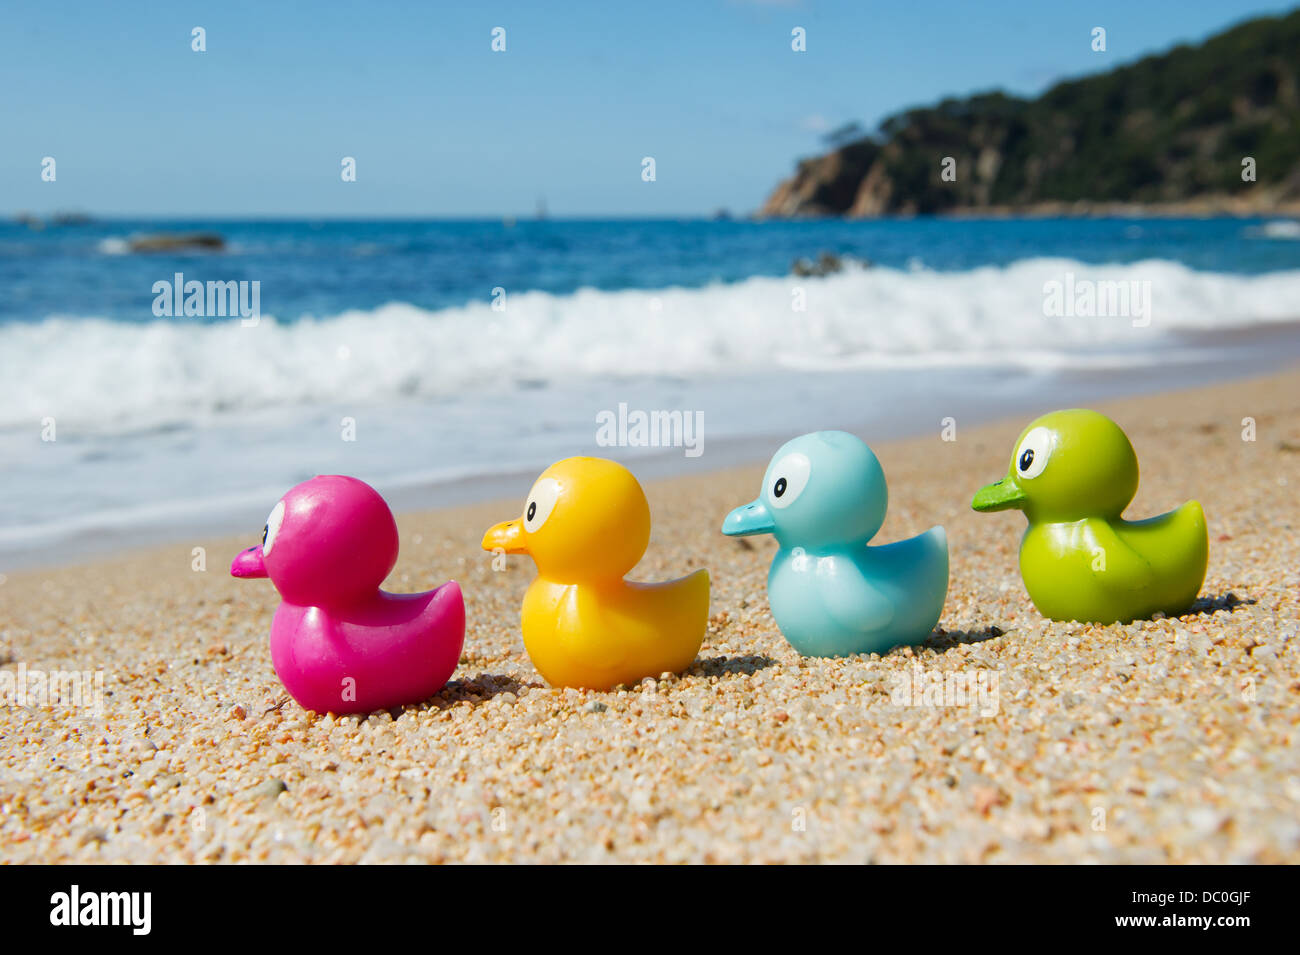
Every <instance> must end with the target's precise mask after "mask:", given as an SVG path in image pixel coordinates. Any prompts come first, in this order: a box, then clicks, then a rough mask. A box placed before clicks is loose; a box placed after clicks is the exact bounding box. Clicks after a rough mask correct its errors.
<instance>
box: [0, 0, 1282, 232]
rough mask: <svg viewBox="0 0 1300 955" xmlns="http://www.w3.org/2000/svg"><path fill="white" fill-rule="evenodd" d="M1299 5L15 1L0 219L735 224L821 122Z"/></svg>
mask: <svg viewBox="0 0 1300 955" xmlns="http://www.w3.org/2000/svg"><path fill="white" fill-rule="evenodd" d="M1287 7H1288V4H1269V3H1252V2H1247V0H1237V2H1223V0H1218V2H1212V0H1141V2H1135V0H1122V2H1110V0H1092V2H1088V3H1060V2H1055V0H1052V2H1044V0H1004V2H988V3H979V2H974V0H935V2H924V0H917V2H912V0H888V2H885V0H858V2H850V0H845V2H816V0H804V2H801V3H800V2H779V0H695V2H651V3H632V2H626V3H625V2H611V0H606V2H586V0H566V2H555V3H544V2H540V0H537V2H532V3H490V2H486V3H471V2H465V3H457V4H452V3H444V2H424V3H417V2H411V3H401V2H385V0H360V2H357V3H339V2H318V3H289V2H275V0H262V2H251V3H250V2H229V3H220V4H217V3H209V4H198V3H185V2H139V3H104V2H97V0H96V2H90V0H87V2H80V3H58V4H54V3H34V2H25V0H8V2H7V3H6V4H5V8H4V11H3V13H0V89H3V90H4V91H5V96H4V101H3V105H0V128H3V130H4V134H3V141H0V212H5V213H10V212H13V211H17V210H20V209H30V210H33V211H37V212H48V211H51V210H54V209H81V210H86V211H90V212H93V213H96V214H101V215H131V214H143V215H167V216H183V215H191V214H192V215H223V216H235V215H261V216H277V215H311V216H349V215H385V216H389V215H401V216H473V215H503V214H523V215H528V214H531V213H532V211H533V209H534V207H535V206H536V203H537V201H538V199H540V198H545V200H546V202H547V204H548V206H549V208H550V210H551V212H552V214H554V215H680V214H696V215H699V214H708V213H710V212H712V211H713V210H715V209H717V208H719V207H727V208H730V209H731V210H733V211H735V212H746V211H750V210H752V209H754V208H755V207H756V206H758V205H759V204H760V203H761V202H762V200H763V198H764V196H765V195H766V194H767V192H768V191H770V189H771V188H772V186H773V185H775V183H776V182H777V181H778V180H780V179H781V178H783V177H784V176H786V175H787V174H788V173H789V172H790V170H791V168H792V166H793V162H794V160H795V159H796V158H797V157H799V156H804V155H809V154H813V153H816V152H819V151H821V149H822V146H821V141H820V134H821V133H822V132H824V131H825V130H826V129H827V128H829V127H833V126H837V125H839V124H841V123H843V122H846V121H849V120H859V121H862V122H864V123H865V124H866V125H868V126H873V125H874V124H875V123H876V122H878V121H879V120H880V119H882V118H883V117H885V116H886V115H889V114H890V113H893V112H896V111H898V110H899V109H901V108H904V107H907V106H913V105H922V104H926V103H930V102H933V101H935V100H937V99H939V98H941V97H943V96H946V95H961V94H965V93H970V92H973V91H976V90H984V89H990V88H995V87H999V88H1003V89H1007V90H1010V91H1013V92H1017V93H1022V94H1032V93H1036V92H1039V91H1041V90H1043V89H1045V88H1046V87H1047V86H1049V85H1050V84H1051V83H1052V82H1053V81H1054V80H1056V79H1060V78H1062V77H1067V76H1077V75H1080V74H1084V73H1089V72H1096V71H1099V70H1104V69H1108V68H1110V67H1112V66H1114V65H1116V64H1119V63H1122V62H1126V61H1129V60H1132V59H1135V58H1137V57H1140V56H1142V55H1144V54H1146V53H1150V52H1156V51H1160V50H1164V49H1167V48H1168V47H1170V46H1172V45H1173V44H1175V43H1178V42H1183V41H1196V40H1200V39H1202V38H1204V37H1205V36H1208V35H1209V34H1211V33H1214V32H1217V31H1219V30H1220V29H1222V28H1224V27H1226V26H1228V25H1229V24H1232V23H1235V22H1237V21H1239V20H1242V19H1245V18H1248V17H1251V16H1256V15H1260V14H1264V13H1277V12H1282V11H1284V10H1285V9H1286V8H1287ZM195 26H201V27H203V28H204V29H205V30H206V31H207V52H206V53H195V52H193V51H192V50H191V49H190V37H191V29H192V28H193V27H195ZM496 26H501V27H504V28H505V29H506V45H507V49H506V52H504V53H493V52H492V51H491V49H490V44H491V30H492V28H493V27H496ZM796 26H799V27H803V28H804V29H805V30H806V32H807V52H804V53H795V52H793V51H792V50H791V47H790V41H791V30H792V29H793V28H794V27H796ZM1095 26H1102V27H1105V28H1106V30H1107V46H1108V50H1107V52H1106V53H1104V54H1099V53H1094V52H1093V51H1092V50H1091V48H1090V31H1091V30H1092V28H1093V27H1095ZM45 156H52V157H54V158H55V160H56V162H57V181H56V182H54V183H47V182H42V181H41V178H40V164H41V160H42V157H45ZM344 156H353V157H355V158H356V160H357V182H355V183H344V182H342V181H341V179H340V176H339V171H340V161H341V159H342V157H344ZM644 156H653V157H654V158H655V162H656V174H657V179H656V181H655V182H653V183H647V182H643V181H642V179H641V160H642V157H644Z"/></svg>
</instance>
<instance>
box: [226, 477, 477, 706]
mask: <svg viewBox="0 0 1300 955" xmlns="http://www.w3.org/2000/svg"><path fill="white" fill-rule="evenodd" d="M397 540H398V539H397V523H396V522H395V521H394V520H393V513H392V511H390V510H389V509H388V505H387V504H386V503H385V502H384V499H383V498H382V497H380V496H379V492H378V491H376V490H375V489H374V488H372V487H371V486H370V485H368V484H366V483H365V482H363V481H359V480H357V479H356V478H353V477H345V476H343V475H337V474H331V475H323V476H321V477H315V478H312V479H311V480H310V481H305V482H304V483H302V484H299V485H298V486H297V487H295V488H293V489H292V490H290V491H289V493H288V494H286V495H285V496H284V497H282V498H281V499H280V501H279V503H277V504H276V505H275V507H274V508H273V509H272V510H271V515H270V517H268V518H267V520H266V526H265V527H264V528H263V529H262V543H261V544H260V545H258V546H255V547H250V548H248V549H247V550H245V551H243V552H241V553H240V554H239V555H238V556H237V557H236V558H235V560H234V562H233V563H232V564H231V565H230V573H231V576H233V577H242V578H255V577H270V578H271V583H273V584H274V585H275V589H276V590H278V591H279V593H280V597H281V599H282V600H283V602H282V603H281V604H280V607H279V609H277V610H276V612H275V617H274V618H273V619H272V621H271V662H272V664H274V666H275V672H276V675H277V676H278V677H279V678H280V682H281V683H283V684H284V688H285V689H286V690H288V691H289V695H290V696H292V697H293V698H294V699H295V700H297V701H298V703H299V704H300V705H301V706H303V707H304V708H305V709H308V710H315V711H316V712H318V713H340V714H341V713H368V712H370V711H372V710H382V709H388V708H389V707H394V706H402V705H404V704H407V703H419V702H420V701H422V700H425V699H428V698H429V697H430V696H432V695H433V694H434V693H437V692H438V690H440V689H442V687H443V685H444V684H445V683H446V682H447V680H448V678H450V677H451V674H452V671H454V670H455V669H456V664H457V663H458V662H459V660H460V651H461V646H462V644H463V643H464V640H465V601H464V598H463V597H462V596H461V592H460V586H459V585H458V584H457V583H456V582H455V581H454V580H452V581H448V582H447V583H445V584H443V585H442V586H441V587H439V588H437V589H436V590H430V591H428V592H427V593H421V594H390V593H386V592H385V591H383V590H380V589H379V585H380V584H382V583H383V582H384V578H385V577H387V576H388V574H389V573H390V572H391V571H392V569H393V566H394V565H395V564H396V563H397Z"/></svg>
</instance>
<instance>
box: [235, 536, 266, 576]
mask: <svg viewBox="0 0 1300 955" xmlns="http://www.w3.org/2000/svg"><path fill="white" fill-rule="evenodd" d="M230 576H231V577H242V578H244V579H245V580H253V579H255V578H258V577H265V576H266V560H265V558H263V557H262V546H261V545H260V544H259V545H257V546H256V547H250V548H248V550H241V551H240V552H239V556H237V557H236V558H235V559H234V560H233V561H231V563H230Z"/></svg>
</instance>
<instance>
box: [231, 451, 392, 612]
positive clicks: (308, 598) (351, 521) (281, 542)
mask: <svg viewBox="0 0 1300 955" xmlns="http://www.w3.org/2000/svg"><path fill="white" fill-rule="evenodd" d="M397 547H398V537H397V523H396V522H395V521H394V520H393V512H392V511H390V510H389V509H388V504H386V503H385V502H384V499H383V498H382V497H380V496H379V492H378V491H376V490H375V489H374V488H372V487H371V486H370V485H369V484H366V483H365V482H364V481H358V480H357V479H356V478H352V477H344V476H343V475H338V474H329V475H322V476H320V477H315V478H312V479H311V480H310V481H304V482H303V483H302V484H299V485H298V486H297V487H295V488H293V489H292V490H290V491H289V493H288V494H286V495H285V496H284V497H282V498H280V500H279V502H278V503H277V504H276V505H275V507H274V508H272V509H271V516H270V517H268V518H267V519H266V526H265V527H264V528H263V529H262V543H261V544H259V545H257V546H255V547H250V548H248V549H247V550H245V551H243V552H241V553H240V554H239V556H237V557H236V558H235V560H234V562H233V563H232V564H231V565H230V574H231V576H232V577H244V578H252V577H270V578H271V583H273V584H275V589H276V590H278V591H279V592H280V596H281V597H283V598H284V599H285V600H286V601H288V602H289V603H293V604H298V605H300V606H304V607H329V606H345V605H347V604H350V603H354V602H356V601H357V600H360V599H363V598H366V597H370V596H373V595H374V593H375V591H376V590H378V589H379V585H380V584H382V583H383V582H384V578H385V577H387V576H388V574H389V573H390V572H391V571H392V569H393V566H394V565H395V564H396V563H397Z"/></svg>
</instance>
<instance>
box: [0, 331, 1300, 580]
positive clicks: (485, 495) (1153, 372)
mask: <svg viewBox="0 0 1300 955" xmlns="http://www.w3.org/2000/svg"><path fill="white" fill-rule="evenodd" d="M1297 330H1300V322H1294V323H1288V324H1279V325H1276V326H1259V327H1256V328H1251V329H1247V330H1246V331H1244V332H1239V333H1237V334H1236V335H1234V336H1232V339H1231V340H1232V341H1233V342H1234V345H1233V346H1232V348H1231V349H1230V350H1228V351H1224V352H1221V353H1219V354H1218V355H1217V356H1216V358H1215V360H1214V361H1213V362H1212V363H1211V362H1210V361H1209V360H1208V359H1205V358H1202V359H1201V360H1200V361H1199V362H1197V363H1193V364H1191V365H1180V364H1178V363H1176V362H1175V363H1170V364H1168V365H1167V366H1161V367H1153V368H1146V369H1142V370H1141V372H1142V376H1141V377H1140V378H1138V377H1135V370H1134V369H1128V368H1115V369H1105V368H1102V369H1089V368H1076V369H1065V370H1062V371H1060V372H1057V373H1055V374H1054V375H1053V376H1052V377H1050V378H1048V379H1046V380H1038V379H1035V378H1034V377H1033V376H1032V375H1030V374H1029V373H1026V372H1024V371H1023V370H1019V371H1016V372H1015V373H1014V374H1008V373H1007V372H1006V371H1005V370H1003V369H997V368H979V367H975V368H969V369H962V370H958V371H957V372H956V373H955V376H954V373H953V372H944V371H943V370H936V371H935V372H934V373H935V374H936V375H942V376H943V377H942V378H936V379H935V381H936V382H937V385H936V387H934V388H932V389H930V392H929V393H919V392H918V393H916V394H913V395H910V396H908V398H907V401H906V410H905V411H899V410H897V409H896V408H894V407H889V406H888V403H884V404H881V406H880V407H879V408H878V409H877V410H874V411H872V412H867V413H864V412H863V411H862V410H861V408H858V407H856V406H854V405H853V404H852V403H851V402H845V401H843V400H838V399H837V400H834V401H832V400H830V399H828V398H826V397H825V394H830V393H836V392H842V393H846V394H851V393H858V392H860V393H861V394H862V395H863V396H864V400H865V403H867V404H868V405H872V406H874V405H876V404H878V403H879V399H880V397H881V395H884V394H888V393H889V391H890V385H889V382H890V381H897V382H903V381H905V380H907V379H908V378H910V377H911V375H912V374H913V373H912V372H906V371H894V372H889V371H878V370H871V369H867V370H860V371H841V372H836V373H835V374H834V376H832V377H833V380H832V377H828V376H825V375H822V376H818V375H807V374H801V373H798V372H792V371H786V372H779V373H773V374H772V376H771V377H772V380H773V382H774V383H777V382H779V383H783V386H785V387H788V388H789V389H790V390H791V391H800V390H807V389H810V388H811V389H814V391H816V390H817V389H820V390H821V392H824V393H825V394H823V395H822V397H821V398H819V399H817V400H816V401H815V403H816V404H818V405H819V406H820V405H826V406H827V409H826V411H825V413H824V414H821V415H819V422H818V425H819V426H820V427H823V428H841V429H844V430H848V431H853V432H854V433H857V434H859V435H861V436H862V437H863V438H864V439H865V440H867V441H868V443H870V444H872V445H873V446H874V445H875V444H877V443H879V442H884V441H897V440H900V439H905V438H911V437H916V436H918V435H923V434H925V433H927V432H932V431H936V430H937V429H938V427H939V424H938V422H939V421H940V420H941V419H943V418H945V417H947V416H948V415H954V416H959V417H960V418H961V420H962V423H963V426H967V425H981V424H985V423H987V422H990V421H994V420H997V419H998V418H1000V417H1006V416H1011V415H1016V414H1022V413H1023V414H1031V413H1037V412H1035V409H1040V410H1041V409H1046V408H1049V407H1065V406H1075V405H1081V404H1105V403H1106V402H1109V401H1123V400H1125V399H1135V398H1137V397H1140V396H1144V395H1151V394H1163V393H1167V392H1170V391H1177V390H1180V388H1179V386H1180V385H1182V383H1183V382H1184V381H1185V380H1186V378H1187V377H1188V376H1189V375H1193V376H1197V377H1198V380H1200V381H1202V382H1204V383H1218V382H1227V381H1250V380H1252V379H1255V378H1259V377H1265V376H1267V375H1270V374H1275V373H1276V372H1277V370H1278V369H1279V368H1285V367H1289V366H1290V365H1291V364H1293V363H1295V362H1297V361H1300V347H1297V342H1300V336H1297V335H1296V331H1297ZM1218 335H1219V333H1194V332H1187V333H1184V336H1185V337H1186V339H1187V341H1188V342H1189V343H1193V344H1195V346H1196V347H1198V348H1201V349H1203V350H1205V351H1207V352H1208V351H1211V349H1210V348H1209V347H1208V346H1211V345H1212V344H1213V342H1214V341H1215V340H1216V336H1218ZM891 375H892V376H893V377H891ZM1016 375H1019V376H1020V377H1015V376H1016ZM819 378H820V380H819ZM828 381H830V382H831V383H830V384H828V383H827V382H828ZM713 387H714V392H715V393H716V392H718V390H719V389H718V388H717V386H716V383H715V385H714V386H713ZM808 393H810V394H811V393H813V392H808ZM695 399H697V400H700V401H708V400H710V399H709V392H708V391H707V390H705V391H703V392H701V393H699V394H697V395H696V396H695ZM698 406H699V404H696V407H698ZM592 433H593V434H594V433H595V426H594V425H593V429H592ZM794 433H796V432H795V431H790V430H775V429H761V428H760V429H757V430H753V431H751V432H750V433H743V434H736V433H724V434H723V435H722V436H720V437H716V438H714V437H710V438H708V444H707V453H706V454H704V455H702V456H701V457H697V458H690V457H685V456H684V455H683V452H682V449H681V448H670V449H662V450H649V449H633V450H631V451H630V452H629V449H627V448H608V449H605V448H600V447H597V446H595V445H594V444H590V443H587V444H585V445H584V444H581V443H577V444H575V443H571V442H563V441H562V442H560V444H558V445H557V452H556V454H555V455H554V457H563V456H566V455H569V454H598V455H603V456H607V457H613V458H615V459H617V460H619V461H621V462H622V463H624V464H625V465H627V466H628V467H630V468H631V469H632V470H633V472H634V473H636V474H637V476H638V477H639V478H641V479H642V480H643V481H653V480H659V479H663V478H671V477H676V476H687V475H694V476H700V475H708V474H712V473H716V472H718V471H722V470H727V469H732V468H736V467H740V466H743V465H750V464H755V463H759V462H761V461H766V456H767V455H769V454H770V453H771V452H772V450H774V449H775V448H776V447H779V446H780V445H781V444H782V443H783V442H784V441H785V440H787V439H788V438H789V437H791V436H792V435H793V434H794ZM551 460H553V458H552V459H548V460H543V459H542V458H541V457H540V456H539V457H538V458H537V460H536V461H535V462H534V463H533V464H532V465H531V466H530V465H526V464H524V463H523V462H519V463H517V464H516V465H514V466H511V467H508V468H506V469H505V470H502V471H485V472H476V473H462V474H455V475H451V476H447V477H444V478H439V479H435V480H428V479H420V478H411V477H403V476H402V475H400V474H399V475H389V476H388V477H387V478H385V477H383V476H382V475H381V476H376V475H366V476H365V477H366V480H368V481H369V482H370V483H372V484H374V485H375V486H376V488H377V489H378V490H379V491H380V493H382V494H383V495H384V496H385V498H386V499H387V500H388V501H389V504H390V506H391V507H392V509H393V511H394V513H395V514H397V515H399V516H402V515H404V514H419V513H422V512H426V511H430V510H433V509H445V508H449V507H457V506H464V505H472V504H475V503H481V502H484V501H489V500H502V499H507V498H510V497H511V496H512V495H516V494H518V495H522V494H523V493H524V492H525V491H526V490H527V488H528V487H529V486H530V485H531V483H532V480H533V478H534V477H536V475H537V474H538V473H540V472H541V471H542V470H543V469H544V468H545V467H546V466H547V465H549V464H550V463H551ZM342 470H343V472H344V473H346V468H344V469H342ZM359 476H360V475H359ZM287 490H288V485H286V486H284V487H281V488H279V489H278V490H276V489H271V488H267V489H266V491H264V492H261V493H253V492H250V491H247V490H244V491H242V492H240V493H239V494H237V495H231V497H230V499H228V500H225V501H205V500H197V499H196V500H185V499H177V500H173V501H168V502H164V503H165V507H162V508H161V510H163V511H164V512H165V513H166V514H168V515H169V516H168V517H167V518H166V519H163V518H159V517H158V516H157V515H156V513H152V512H139V513H131V512H125V513H121V514H113V515H106V516H104V517H102V518H100V519H99V523H94V524H87V525H86V526H82V527H79V528H75V529H74V530H71V531H68V532H66V533H63V534H61V535H53V536H50V537H47V538H46V539H45V540H43V541H41V542H38V543H28V544H27V545H26V546H20V544H19V543H16V542H5V543H3V544H0V557H2V558H3V559H2V560H0V573H4V574H8V575H13V574H16V573H20V572H22V571H25V570H40V569H42V568H48V569H57V568H60V567H68V566H76V565H80V564H86V563H94V562H96V561H99V560H104V559H106V558H109V557H111V556H112V555H115V554H122V553H129V552H132V551H138V550H141V549H149V548H156V547H160V546H164V545H176V544H180V543H184V542H189V543H190V545H191V546H196V545H198V544H199V543H201V541H202V540H204V539H212V538H217V537H229V536H231V535H235V534H238V533H239V532H240V531H241V529H246V528H247V529H250V533H251V531H252V530H256V529H258V528H260V526H261V523H262V522H263V519H264V518H265V516H266V512H267V511H269V510H270V507H271V506H272V505H273V504H274V502H275V500H277V499H278V497H279V495H280V494H283V493H284V491H287ZM152 507H153V508H155V509H158V508H159V505H158V504H157V503H154V504H153V505H152ZM181 514H185V515H190V516H189V517H187V518H185V519H180V518H178V517H177V515H181Z"/></svg>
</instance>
